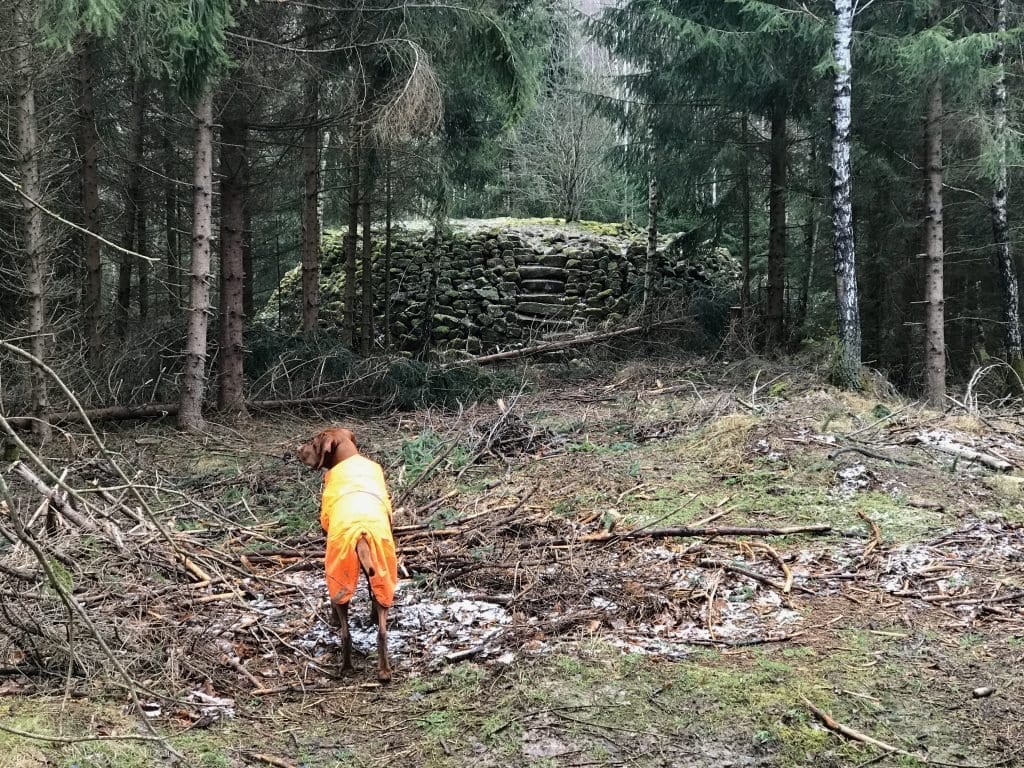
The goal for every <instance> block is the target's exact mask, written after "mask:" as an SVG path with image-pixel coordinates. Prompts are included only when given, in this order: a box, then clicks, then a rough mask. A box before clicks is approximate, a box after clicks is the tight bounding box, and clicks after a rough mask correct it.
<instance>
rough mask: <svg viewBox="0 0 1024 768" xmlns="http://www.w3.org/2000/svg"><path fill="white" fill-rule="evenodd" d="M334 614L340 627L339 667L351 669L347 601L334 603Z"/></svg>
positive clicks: (344, 669)
mask: <svg viewBox="0 0 1024 768" xmlns="http://www.w3.org/2000/svg"><path fill="white" fill-rule="evenodd" d="M334 615H335V616H336V617H337V619H338V625H339V627H340V628H341V669H342V671H344V672H347V671H348V670H350V669H352V635H351V634H349V631H348V603H334Z"/></svg>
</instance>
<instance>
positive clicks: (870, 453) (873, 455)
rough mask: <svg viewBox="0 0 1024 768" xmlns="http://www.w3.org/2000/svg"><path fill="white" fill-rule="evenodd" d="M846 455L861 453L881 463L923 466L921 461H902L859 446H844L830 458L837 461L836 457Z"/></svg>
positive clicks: (833, 452)
mask: <svg viewBox="0 0 1024 768" xmlns="http://www.w3.org/2000/svg"><path fill="white" fill-rule="evenodd" d="M844 453H859V454H860V455H861V456H867V457H868V458H869V459H878V460H879V461H890V462H892V463H893V464H903V465H905V466H908V467H920V466H922V464H921V462H919V461H912V460H911V459H901V458H898V457H896V456H886V455H885V454H884V453H879V452H878V451H872V450H871V449H870V448H862V447H861V446H859V445H844V446H843V447H842V448H837V449H836V450H834V451H832V452H831V453H830V454H829V455H828V457H829V459H830V460H832V461H835V459H836V457H838V456H841V455H842V454H844Z"/></svg>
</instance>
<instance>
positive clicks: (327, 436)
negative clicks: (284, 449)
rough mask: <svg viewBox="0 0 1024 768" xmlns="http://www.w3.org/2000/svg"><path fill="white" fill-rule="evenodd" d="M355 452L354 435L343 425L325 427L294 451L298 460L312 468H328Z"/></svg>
mask: <svg viewBox="0 0 1024 768" xmlns="http://www.w3.org/2000/svg"><path fill="white" fill-rule="evenodd" d="M357 453H359V449H358V448H357V447H356V436H355V435H354V434H352V430H350V429H345V428H343V427H336V428H334V429H325V430H324V431H323V432H321V433H320V434H318V435H316V436H315V437H313V438H312V439H311V440H309V441H308V442H306V443H303V444H302V445H300V446H299V447H298V448H297V449H296V451H295V455H296V456H298V457H299V461H301V462H302V463H303V464H305V465H307V466H310V467H312V468H313V469H330V468H331V467H333V466H334V465H335V464H340V463H341V462H343V461H344V460H345V459H347V458H349V457H350V456H355V455H356V454H357Z"/></svg>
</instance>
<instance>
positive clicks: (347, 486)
mask: <svg viewBox="0 0 1024 768" xmlns="http://www.w3.org/2000/svg"><path fill="white" fill-rule="evenodd" d="M296 454H297V455H298V457H299V460H300V461H301V462H302V463H303V464H307V465H309V466H310V467H313V468H314V469H324V470H326V471H327V472H326V474H325V475H324V490H323V498H322V501H321V505H320V524H321V526H323V529H324V531H325V532H326V533H327V554H326V557H325V560H324V566H325V572H326V577H327V594H328V595H329V597H330V599H331V605H332V606H333V609H334V613H335V616H336V617H337V619H338V622H339V624H340V625H341V640H342V649H343V663H342V669H346V670H348V669H351V668H352V636H351V635H350V634H349V629H348V604H349V601H350V600H351V599H352V595H353V594H354V593H355V589H356V582H357V581H358V579H359V573H360V571H361V572H362V573H364V574H366V580H367V582H369V589H370V599H371V600H372V601H373V614H372V615H373V617H375V618H376V621H377V679H378V680H380V681H381V682H384V683H386V682H388V681H389V680H390V679H391V667H390V665H389V664H388V608H390V607H391V604H392V603H393V602H394V597H395V584H396V582H397V581H398V563H397V560H396V558H395V540H394V536H393V535H392V533H391V499H390V498H389V496H388V490H387V485H386V484H385V482H384V471H383V470H382V469H381V467H380V465H379V464H377V463H376V462H374V461H371V460H370V459H367V458H365V457H364V456H362V455H360V453H359V450H358V448H357V447H356V438H355V435H353V434H352V432H351V430H348V429H326V430H324V431H323V432H321V433H320V434H319V435H317V436H316V437H314V438H313V439H312V440H310V441H309V442H307V443H304V444H303V445H301V446H300V447H299V448H298V450H297V451H296Z"/></svg>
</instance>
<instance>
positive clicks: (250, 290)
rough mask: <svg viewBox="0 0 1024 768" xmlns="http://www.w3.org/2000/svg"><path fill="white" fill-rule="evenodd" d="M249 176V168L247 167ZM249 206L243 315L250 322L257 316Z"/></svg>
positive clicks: (245, 224) (244, 248)
mask: <svg viewBox="0 0 1024 768" xmlns="http://www.w3.org/2000/svg"><path fill="white" fill-rule="evenodd" d="M246 176H248V167H246ZM248 184H249V180H248V178H246V197H247V198H248V195H249V190H248ZM246 202H247V204H246V205H245V207H244V208H243V210H242V219H243V224H242V314H243V315H245V318H246V319H248V320H249V321H250V322H251V321H252V318H253V317H255V315H256V304H255V301H256V299H255V295H254V290H255V287H254V281H253V274H252V206H251V205H248V200H247V201H246Z"/></svg>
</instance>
